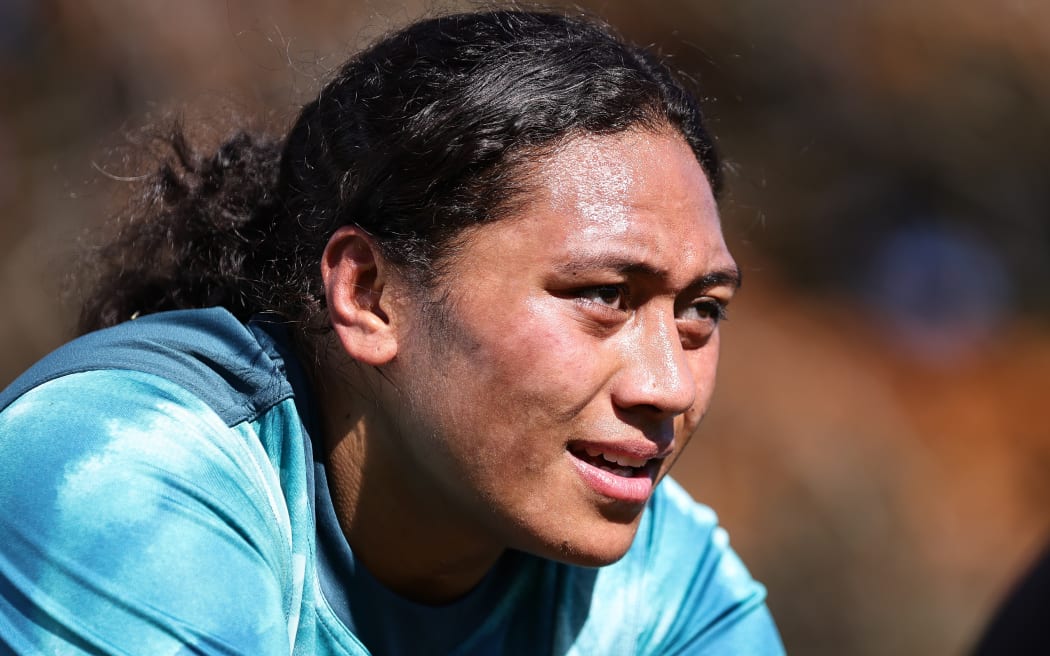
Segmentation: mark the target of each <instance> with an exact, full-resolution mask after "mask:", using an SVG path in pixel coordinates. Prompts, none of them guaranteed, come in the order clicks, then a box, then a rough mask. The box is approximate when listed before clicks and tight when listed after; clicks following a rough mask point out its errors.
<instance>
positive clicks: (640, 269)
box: [556, 254, 743, 290]
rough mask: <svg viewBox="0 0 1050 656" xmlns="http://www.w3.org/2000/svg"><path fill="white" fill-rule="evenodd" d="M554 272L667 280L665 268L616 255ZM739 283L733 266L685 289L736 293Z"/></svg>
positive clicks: (588, 258)
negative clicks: (722, 289)
mask: <svg viewBox="0 0 1050 656" xmlns="http://www.w3.org/2000/svg"><path fill="white" fill-rule="evenodd" d="M556 268H557V270H558V271H559V272H561V273H565V274H569V275H577V274H579V273H580V272H583V271H615V272H616V273H619V274H621V275H625V276H626V275H641V276H647V277H652V278H664V277H666V276H667V270H666V269H664V268H661V267H655V266H653V265H651V264H649V263H647V262H639V261H638V260H636V259H634V258H631V257H626V256H621V255H615V254H598V255H583V256H577V257H574V258H573V259H572V260H570V261H568V262H564V263H559V264H557V265H556ZM742 283H743V274H742V273H741V271H740V267H737V266H733V267H728V268H721V269H716V270H714V271H709V272H708V273H705V274H703V275H701V276H700V277H698V278H696V279H695V280H693V281H692V282H690V283H689V284H688V285H686V286H685V288H686V289H711V288H712V287H721V286H727V287H732V288H733V289H734V290H736V289H739V288H740V285H741V284H742Z"/></svg>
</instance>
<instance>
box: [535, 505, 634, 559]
mask: <svg viewBox="0 0 1050 656" xmlns="http://www.w3.org/2000/svg"><path fill="white" fill-rule="evenodd" d="M639 515H640V513H639ZM602 524H603V525H602V526H600V527H596V528H594V529H592V530H590V531H586V532H585V533H583V534H581V532H580V531H579V530H577V531H574V532H573V535H571V536H568V537H566V538H565V539H563V540H561V541H560V542H556V543H554V544H553V545H550V544H548V545H545V546H546V548H544V549H542V550H540V551H539V552H538V553H537V555H539V556H542V557H544V558H550V559H551V560H556V561H559V562H562V563H565V564H567V565H577V566H580V567H603V566H605V565H611V564H613V563H615V562H616V561H618V560H620V559H621V558H623V557H624V555H625V554H626V553H627V551H628V550H629V549H630V548H631V545H632V544H633V543H634V536H635V534H636V533H637V529H638V517H637V516H636V517H635V518H634V520H633V521H631V522H629V523H614V522H609V521H605V522H602Z"/></svg>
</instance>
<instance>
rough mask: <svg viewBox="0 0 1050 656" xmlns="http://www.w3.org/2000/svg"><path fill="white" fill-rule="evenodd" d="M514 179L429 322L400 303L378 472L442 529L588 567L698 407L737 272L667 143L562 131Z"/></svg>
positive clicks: (641, 499) (628, 528)
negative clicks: (516, 202)
mask: <svg viewBox="0 0 1050 656" xmlns="http://www.w3.org/2000/svg"><path fill="white" fill-rule="evenodd" d="M532 182H533V183H534V191H533V192H532V193H531V194H530V195H529V196H528V198H527V199H526V202H525V203H524V204H523V205H522V207H521V209H520V210H519V211H517V212H516V213H515V214H514V215H513V216H511V217H509V218H507V219H504V220H500V221H497V222H494V223H492V224H487V225H483V226H481V227H478V228H475V229H472V230H471V231H470V233H469V234H468V235H467V239H466V240H465V245H464V246H463V248H462V249H461V250H460V251H459V252H458V253H457V255H456V256H455V259H454V261H453V262H451V265H450V268H449V269H448V274H447V277H446V278H445V280H446V288H445V289H444V290H443V291H447V298H444V299H443V305H442V309H441V310H440V311H439V316H438V317H437V319H436V320H435V318H434V317H433V313H432V312H431V313H428V312H424V311H423V308H422V307H412V306H411V305H406V306H405V307H404V308H403V310H402V311H403V312H404V313H407V314H408V315H409V316H410V317H411V316H415V317H416V318H417V319H418V321H415V322H414V325H413V322H411V321H410V322H409V324H410V325H408V326H407V327H405V328H404V329H402V330H401V333H400V335H399V346H398V353H397V356H396V357H395V359H394V360H393V361H392V362H391V363H390V364H389V365H387V366H386V367H384V373H385V374H386V375H387V376H388V378H389V380H390V381H391V382H392V383H393V384H394V386H395V387H396V388H397V389H398V390H399V393H400V394H401V399H400V403H401V411H400V412H399V413H398V416H397V418H396V422H397V425H398V431H397V433H398V437H396V441H397V444H396V447H395V448H397V449H399V462H401V463H402V465H403V468H402V469H403V471H401V472H398V473H397V475H399V476H405V477H411V478H410V479H402V480H412V481H414V483H415V487H416V488H417V489H419V490H422V491H425V493H426V494H427V495H428V496H429V501H430V502H433V501H435V500H440V503H439V504H437V505H438V506H439V507H441V508H443V509H445V510H447V512H448V513H449V517H450V522H449V526H458V527H469V530H472V531H477V535H478V536H480V537H482V538H483V539H490V540H493V541H494V542H495V543H496V544H498V545H499V546H502V547H512V548H516V549H521V550H524V551H528V552H532V553H535V554H538V555H541V556H544V557H549V558H555V559H558V560H562V561H567V562H572V563H577V564H585V565H599V564H605V563H609V562H612V561H614V560H616V559H618V558H620V557H621V556H622V555H623V554H624V553H625V551H626V550H627V548H628V547H629V546H630V543H631V541H632V539H633V537H634V533H635V531H636V528H637V525H638V520H639V516H640V514H641V512H642V509H643V507H644V506H645V503H646V501H647V500H648V498H649V497H650V495H651V494H652V491H653V487H654V486H655V485H656V483H657V482H658V481H659V480H660V478H661V477H663V476H664V475H665V474H666V473H667V471H668V470H669V469H670V467H671V465H672V464H673V463H674V461H675V459H676V458H677V457H678V455H679V454H680V453H681V451H682V449H683V448H685V445H686V443H687V442H688V441H689V438H690V436H691V435H692V433H693V431H694V430H695V429H696V427H697V425H698V424H699V422H700V419H701V418H702V417H703V415H704V412H705V411H706V410H707V407H708V403H709V401H710V399H711V393H712V389H713V387H714V382H715V368H716V365H717V363H718V348H719V334H718V319H719V317H720V313H721V312H722V310H723V308H724V306H725V305H726V304H727V303H728V302H729V300H730V298H731V297H732V295H733V293H734V291H735V290H736V287H737V285H738V281H739V274H738V270H737V267H736V264H735V263H734V262H733V259H732V257H731V256H730V254H729V252H728V250H727V249H726V246H725V243H724V241H723V238H722V232H721V228H720V226H719V219H718V213H717V208H716V206H715V201H714V198H713V196H712V193H711V188H710V186H709V184H708V182H707V179H706V177H705V176H704V173H703V171H702V169H701V167H700V166H699V164H698V163H697V161H696V158H695V157H694V155H693V153H692V151H691V150H690V149H689V147H688V146H687V145H686V144H685V142H684V141H683V140H682V139H681V138H680V137H678V136H676V135H671V134H666V133H652V132H643V131H632V132H627V133H623V134H619V135H614V136H588V137H581V138H576V139H573V140H571V141H569V142H568V143H567V144H565V145H564V146H563V147H562V148H560V149H559V150H557V151H556V153H555V154H554V155H553V156H551V157H550V158H549V159H547V160H546V161H545V163H543V164H542V165H541V166H540V167H538V169H537V170H536V171H535V172H534V177H533V178H532ZM413 313H414V314H413Z"/></svg>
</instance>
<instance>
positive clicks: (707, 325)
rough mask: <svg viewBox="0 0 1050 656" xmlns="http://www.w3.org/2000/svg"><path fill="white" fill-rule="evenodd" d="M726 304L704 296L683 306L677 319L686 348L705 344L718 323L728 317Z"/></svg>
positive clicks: (679, 331)
mask: <svg viewBox="0 0 1050 656" xmlns="http://www.w3.org/2000/svg"><path fill="white" fill-rule="evenodd" d="M726 318H727V317H726V304H725V302H723V301H720V300H718V299H715V298H710V297H708V298H702V299H700V300H697V301H694V302H693V303H690V304H689V305H687V306H685V307H684V308H682V309H681V310H680V311H679V312H678V314H677V316H676V317H675V320H676V322H677V324H678V333H679V334H680V335H681V338H682V344H683V345H684V346H685V347H686V348H699V347H700V346H703V345H704V343H705V342H706V341H707V339H708V338H709V337H711V334H712V333H714V332H715V329H716V328H717V327H718V324H719V323H720V322H722V321H724V320H725V319H726Z"/></svg>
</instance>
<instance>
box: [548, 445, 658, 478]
mask: <svg viewBox="0 0 1050 656" xmlns="http://www.w3.org/2000/svg"><path fill="white" fill-rule="evenodd" d="M569 453H570V454H572V456H573V457H575V458H578V459H579V460H582V461H583V462H585V463H587V464H588V465H590V466H592V467H597V468H598V469H601V470H603V471H607V472H609V473H610V474H613V475H614V476H622V477H623V478H637V477H639V476H648V475H649V471H648V470H649V469H651V468H652V467H651V465H652V464H653V463H654V462H656V461H655V459H654V458H637V457H634V456H629V455H625V454H622V453H615V452H606V451H603V450H601V449H599V448H597V447H593V446H571V447H569Z"/></svg>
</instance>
